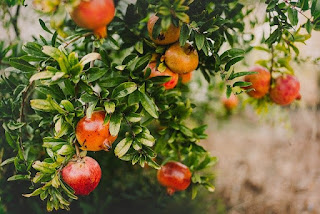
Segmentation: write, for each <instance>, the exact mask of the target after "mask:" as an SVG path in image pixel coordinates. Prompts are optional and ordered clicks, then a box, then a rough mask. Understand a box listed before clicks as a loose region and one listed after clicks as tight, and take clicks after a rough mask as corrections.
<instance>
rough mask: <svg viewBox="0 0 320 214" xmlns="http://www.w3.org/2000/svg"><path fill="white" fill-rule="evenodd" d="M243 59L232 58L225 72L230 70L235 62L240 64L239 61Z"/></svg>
mask: <svg viewBox="0 0 320 214" xmlns="http://www.w3.org/2000/svg"><path fill="white" fill-rule="evenodd" d="M243 59H244V57H243V56H240V57H236V58H233V59H232V60H230V61H229V62H228V63H227V64H226V67H225V70H226V71H229V70H230V68H231V66H233V65H234V64H236V63H237V62H240V61H241V60H243Z"/></svg>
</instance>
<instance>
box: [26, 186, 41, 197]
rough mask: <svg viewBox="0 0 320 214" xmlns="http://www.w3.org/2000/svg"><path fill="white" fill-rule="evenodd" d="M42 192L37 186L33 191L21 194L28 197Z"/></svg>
mask: <svg viewBox="0 0 320 214" xmlns="http://www.w3.org/2000/svg"><path fill="white" fill-rule="evenodd" d="M41 192H43V190H42V188H38V189H36V190H35V191H33V192H32V193H30V194H23V196H24V197H27V198H30V197H32V196H36V195H40V193H41Z"/></svg>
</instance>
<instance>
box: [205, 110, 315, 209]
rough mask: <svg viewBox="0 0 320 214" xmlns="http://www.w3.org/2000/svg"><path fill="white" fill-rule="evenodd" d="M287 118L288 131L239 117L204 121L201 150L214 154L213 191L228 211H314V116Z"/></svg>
mask: <svg viewBox="0 0 320 214" xmlns="http://www.w3.org/2000/svg"><path fill="white" fill-rule="evenodd" d="M290 116H291V120H292V124H293V126H292V130H293V132H291V133H292V134H291V135H290V134H289V131H288V130H287V129H284V128H279V127H277V126H274V127H272V126H270V125H267V124H262V123H261V122H258V121H256V120H252V119H249V118H247V119H244V118H243V117H241V118H239V117H234V118H233V119H232V120H231V121H229V122H228V124H225V125H223V128H220V129H219V128H218V124H217V123H214V122H213V123H211V124H210V130H209V131H210V135H209V136H210V137H209V140H208V144H207V148H209V149H210V150H211V151H212V153H213V155H216V156H217V157H219V164H218V166H217V168H216V170H217V183H216V187H217V193H218V195H220V196H221V197H222V198H223V200H224V201H225V202H226V203H227V205H228V206H229V207H231V209H230V212H229V213H232V214H236V213H246V214H250V213H279V214H280V213H288V214H289V213H294V214H295V213H297V214H298V213H299V214H301V213H319V211H320V195H319V189H320V167H319V166H320V142H319V137H320V136H319V132H317V130H319V121H320V114H319V113H315V112H312V111H306V110H299V111H295V112H292V113H291V114H290ZM288 135H289V136H288ZM209 142H210V143H209Z"/></svg>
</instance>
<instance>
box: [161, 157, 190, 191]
mask: <svg viewBox="0 0 320 214" xmlns="http://www.w3.org/2000/svg"><path fill="white" fill-rule="evenodd" d="M191 176H192V174H191V172H190V170H189V168H188V167H187V166H185V165H184V164H182V163H179V162H175V161H171V162H168V163H166V164H165V165H163V166H162V167H161V169H160V170H158V174H157V177H158V181H159V183H160V184H161V185H162V186H165V187H167V192H168V194H169V195H172V194H173V193H174V192H175V191H183V190H186V189H187V188H188V186H189V185H190V183H191Z"/></svg>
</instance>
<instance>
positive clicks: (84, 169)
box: [61, 157, 101, 195]
mask: <svg viewBox="0 0 320 214" xmlns="http://www.w3.org/2000/svg"><path fill="white" fill-rule="evenodd" d="M61 176H62V179H63V181H64V182H65V183H66V184H68V185H69V186H70V187H71V188H72V189H73V190H74V191H75V194H76V195H89V194H90V193H91V192H92V191H93V190H94V189H95V188H96V187H97V186H98V184H99V182H100V179H101V168H100V166H99V164H98V162H97V161H96V160H95V159H93V158H91V157H84V158H81V159H74V160H71V161H70V162H69V163H68V164H67V165H66V166H65V167H64V168H63V169H62V171H61Z"/></svg>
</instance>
